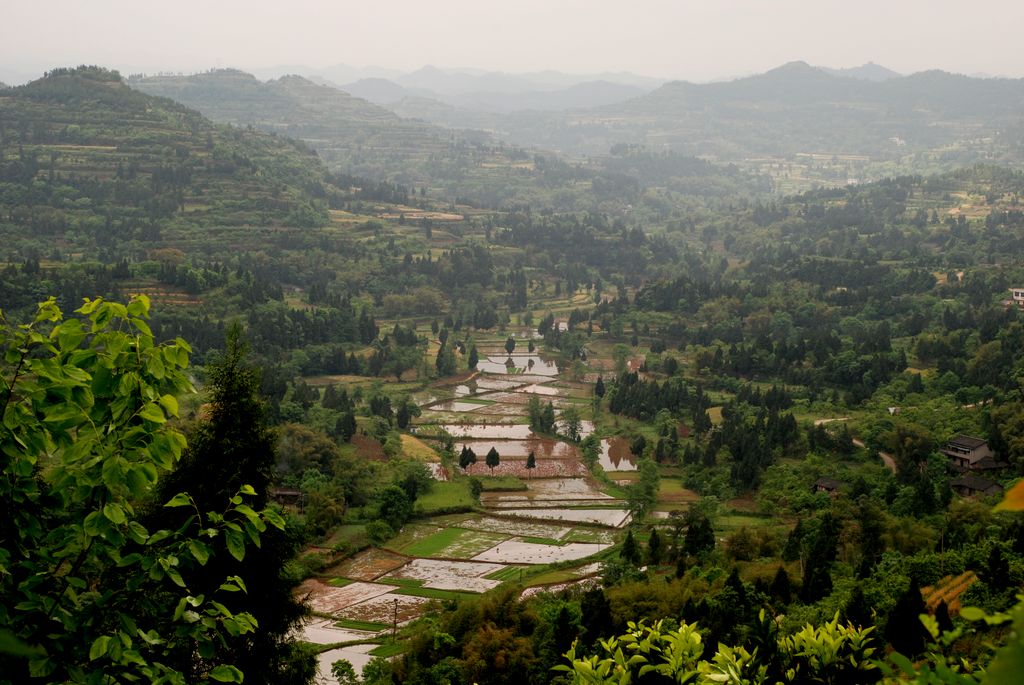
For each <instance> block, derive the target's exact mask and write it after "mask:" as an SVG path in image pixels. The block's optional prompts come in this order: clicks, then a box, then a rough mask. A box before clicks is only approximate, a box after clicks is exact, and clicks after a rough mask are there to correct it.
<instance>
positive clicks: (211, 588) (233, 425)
mask: <svg viewBox="0 0 1024 685" xmlns="http://www.w3.org/2000/svg"><path fill="white" fill-rule="evenodd" d="M240 336H241V332H240V330H239V329H237V328H235V329H232V330H231V331H230V332H229V334H228V338H227V345H226V347H225V351H224V354H223V355H221V356H220V357H218V358H217V359H216V360H215V361H214V362H213V363H212V364H211V365H210V366H208V367H207V385H206V388H205V391H206V394H207V399H208V403H207V406H208V410H207V415H206V418H205V419H204V420H203V421H201V422H200V423H199V424H198V425H197V426H196V427H195V429H194V430H193V431H191V433H190V435H189V446H188V448H187V449H186V450H185V452H184V454H183V455H182V459H181V462H180V463H179V465H178V467H177V468H176V469H175V470H174V471H173V472H172V473H171V474H170V475H169V476H168V477H167V478H166V479H165V480H164V482H163V483H162V484H161V485H160V486H159V488H158V493H159V495H158V501H164V500H167V499H170V498H171V497H173V496H174V493H176V492H181V491H187V492H189V494H190V495H191V496H192V503H193V506H194V507H196V508H197V509H198V510H199V511H203V510H207V511H208V510H212V509H214V508H215V507H217V506H218V504H219V503H220V502H224V501H227V500H229V499H230V498H231V497H232V496H233V495H234V494H235V493H236V492H237V491H238V490H239V489H241V488H242V487H243V486H248V487H250V488H251V489H252V490H253V491H254V492H255V496H254V499H253V505H254V506H256V507H264V506H266V503H267V499H268V495H267V489H268V487H269V485H270V482H271V478H272V476H273V471H274V463H275V461H276V453H275V442H276V440H275V436H274V434H273V432H272V431H271V430H270V428H269V426H268V425H267V419H266V412H265V408H264V403H263V399H262V397H261V396H260V390H259V389H260V372H259V370H258V369H256V368H254V367H252V366H250V365H249V364H247V363H246V348H245V345H244V344H243V343H242V342H241V339H240ZM323 442H324V443H325V445H326V448H327V451H328V453H329V454H332V455H333V454H334V453H336V448H335V447H334V445H333V443H331V442H330V441H329V440H326V439H323ZM342 506H344V504H343V500H342ZM164 512H167V510H166V509H157V510H155V511H154V512H153V514H152V515H149V516H146V517H145V518H144V523H145V524H147V525H152V524H153V523H156V524H158V525H160V526H166V525H168V524H169V523H170V521H169V518H168V517H167V516H166V514H165V513H164ZM301 543H302V540H300V539H298V538H297V537H295V536H291V535H288V534H286V533H285V532H284V531H278V530H268V531H267V532H266V533H265V534H264V535H263V539H262V541H261V544H260V546H259V547H258V548H257V549H254V550H251V551H250V552H249V553H248V554H246V556H245V559H244V560H242V559H238V558H237V557H235V556H233V555H232V554H231V553H230V551H231V546H232V544H234V545H236V546H237V545H239V544H241V533H240V532H228V533H227V534H226V536H225V539H224V541H223V543H221V542H219V541H218V542H211V543H210V544H209V546H210V547H211V549H212V552H213V553H212V555H211V559H210V561H209V563H207V564H206V568H205V569H204V572H203V573H202V574H201V575H199V574H197V575H196V576H195V577H194V578H191V579H190V582H189V589H190V590H192V591H193V592H194V593H195V594H196V595H197V596H198V595H207V596H211V595H213V594H214V593H215V592H216V591H217V588H218V586H219V585H220V581H219V580H218V579H219V578H223V577H227V576H232V575H238V576H242V575H244V576H245V578H246V584H247V587H248V592H247V593H238V594H235V595H232V596H230V597H228V598H225V599H224V600H222V601H223V604H224V605H225V606H227V607H228V608H229V609H230V610H231V611H233V612H236V613H237V612H248V613H250V614H251V615H252V616H253V617H254V618H255V619H256V621H257V622H258V624H259V630H258V631H254V632H252V633H249V634H247V635H245V636H239V637H232V638H230V639H228V640H227V641H226V644H227V647H228V648H229V650H230V653H231V654H232V659H233V661H234V663H235V665H236V666H238V667H239V668H241V669H242V670H243V672H245V673H246V674H247V676H246V682H250V683H252V682H254V683H304V682H308V681H309V680H310V679H311V677H312V676H313V675H314V674H315V665H314V663H313V662H312V660H311V658H310V657H308V656H307V655H305V654H300V653H299V652H298V650H297V646H296V642H295V640H294V638H292V637H290V635H291V633H292V632H293V629H294V627H295V626H296V624H297V623H298V622H299V621H300V620H301V619H302V618H303V617H304V616H305V615H306V609H305V607H304V606H303V605H302V604H301V602H299V601H297V600H296V598H295V596H294V595H293V592H292V591H293V589H294V587H295V585H296V583H295V582H294V580H291V579H289V578H288V577H287V576H286V575H285V574H284V568H285V565H286V563H287V562H288V561H289V560H291V559H292V558H294V557H295V555H296V554H297V553H298V551H299V548H300V545H301ZM178 658H179V663H181V664H182V668H184V667H185V666H186V665H187V664H188V663H189V662H190V661H191V660H193V654H192V653H191V651H190V650H186V651H183V652H182V653H181V654H180V655H178ZM303 662H305V663H303Z"/></svg>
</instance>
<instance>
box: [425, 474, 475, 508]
mask: <svg viewBox="0 0 1024 685" xmlns="http://www.w3.org/2000/svg"><path fill="white" fill-rule="evenodd" d="M474 506H476V500H474V499H473V495H472V494H471V493H470V491H469V481H468V480H465V479H460V480H454V481H442V482H437V483H434V484H433V487H431V488H430V492H428V493H426V494H424V495H421V496H420V497H419V498H417V499H416V513H417V514H426V515H429V514H432V513H440V512H444V511H450V510H452V509H456V508H459V507H465V508H466V509H470V508H472V507H474Z"/></svg>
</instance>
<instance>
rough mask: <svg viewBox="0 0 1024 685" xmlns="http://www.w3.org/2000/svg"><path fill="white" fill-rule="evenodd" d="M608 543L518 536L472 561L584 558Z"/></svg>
mask: <svg viewBox="0 0 1024 685" xmlns="http://www.w3.org/2000/svg"><path fill="white" fill-rule="evenodd" d="M609 546H610V545H602V544H597V543H586V542H570V543H567V544H564V545H546V544H540V543H536V542H526V541H524V540H521V539H519V538H513V539H511V540H507V541H505V542H502V543H500V544H498V545H495V546H494V547H492V548H491V549H489V550H487V551H486V552H483V553H481V554H478V555H476V556H475V557H473V559H474V561H496V562H502V563H516V564H554V563H558V562H561V561H575V560H577V559H584V558H586V557H589V556H591V555H594V554H597V553H598V552H601V551H602V550H605V549H607V548H608V547H609Z"/></svg>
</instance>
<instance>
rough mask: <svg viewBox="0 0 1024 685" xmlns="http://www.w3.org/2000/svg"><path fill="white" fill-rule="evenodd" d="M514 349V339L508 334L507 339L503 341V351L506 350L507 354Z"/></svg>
mask: <svg viewBox="0 0 1024 685" xmlns="http://www.w3.org/2000/svg"><path fill="white" fill-rule="evenodd" d="M515 349H516V339H515V338H513V337H512V336H511V335H510V336H508V340H506V341H505V351H506V352H508V353H509V354H512V353H513V352H515Z"/></svg>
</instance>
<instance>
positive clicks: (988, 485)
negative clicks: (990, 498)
mask: <svg viewBox="0 0 1024 685" xmlns="http://www.w3.org/2000/svg"><path fill="white" fill-rule="evenodd" d="M949 486H950V487H951V488H953V492H955V493H956V494H958V495H962V496H964V497H984V496H986V495H998V494H999V493H1001V492H1002V491H1003V486H1002V485H1000V484H999V483H997V482H995V481H993V480H989V479H988V478H984V477H983V476H976V475H974V474H973V473H968V474H966V475H963V476H960V477H959V478H954V479H953V480H951V481H949Z"/></svg>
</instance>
